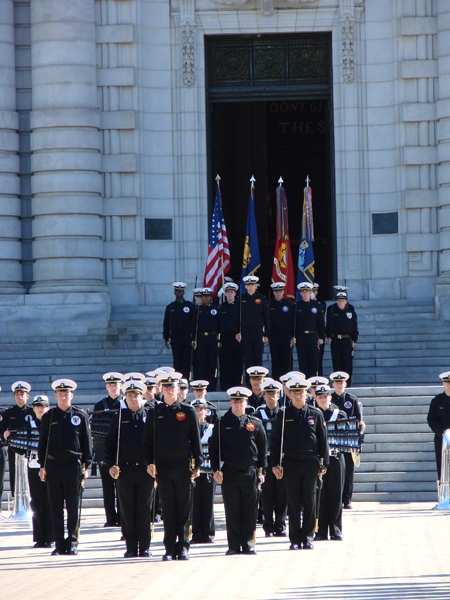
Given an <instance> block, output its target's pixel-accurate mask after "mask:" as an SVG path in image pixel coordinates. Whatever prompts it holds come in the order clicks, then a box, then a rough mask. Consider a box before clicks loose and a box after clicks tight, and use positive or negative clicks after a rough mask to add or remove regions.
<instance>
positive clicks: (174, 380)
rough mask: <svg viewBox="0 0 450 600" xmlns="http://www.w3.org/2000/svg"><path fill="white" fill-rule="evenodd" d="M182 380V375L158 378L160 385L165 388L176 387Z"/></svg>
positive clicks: (169, 374) (168, 374)
mask: <svg viewBox="0 0 450 600" xmlns="http://www.w3.org/2000/svg"><path fill="white" fill-rule="evenodd" d="M182 378H183V374H182V373H165V374H164V375H160V376H159V377H158V383H160V384H161V385H162V386H163V387H176V386H177V385H178V384H179V382H180V379H182Z"/></svg>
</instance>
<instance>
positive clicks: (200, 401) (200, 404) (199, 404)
mask: <svg viewBox="0 0 450 600" xmlns="http://www.w3.org/2000/svg"><path fill="white" fill-rule="evenodd" d="M191 406H193V407H194V408H208V403H207V401H206V400H205V399H204V398H196V399H195V400H192V402H191Z"/></svg>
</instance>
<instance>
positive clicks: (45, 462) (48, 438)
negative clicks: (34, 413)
mask: <svg viewBox="0 0 450 600" xmlns="http://www.w3.org/2000/svg"><path fill="white" fill-rule="evenodd" d="M52 420H53V408H52V411H51V414H50V425H49V426H48V436H47V446H46V448H45V458H44V466H43V468H42V471H43V474H44V479H42V481H45V479H46V470H45V468H46V466H47V457H48V445H49V443H50V431H51V429H52Z"/></svg>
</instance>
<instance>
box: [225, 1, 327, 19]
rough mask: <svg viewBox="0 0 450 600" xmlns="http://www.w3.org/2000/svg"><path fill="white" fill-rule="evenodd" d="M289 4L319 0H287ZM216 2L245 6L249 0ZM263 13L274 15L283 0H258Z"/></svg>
mask: <svg viewBox="0 0 450 600" xmlns="http://www.w3.org/2000/svg"><path fill="white" fill-rule="evenodd" d="M286 1H287V2H288V3H289V4H294V5H295V4H308V3H309V2H316V1H317V0H286ZM213 2H215V3H216V4H228V5H234V6H243V5H244V4H246V3H247V2H248V0H213ZM257 2H258V5H259V10H260V12H261V14H263V15H265V16H269V15H272V14H273V13H274V11H275V6H276V4H277V3H278V4H281V3H282V1H281V0H257Z"/></svg>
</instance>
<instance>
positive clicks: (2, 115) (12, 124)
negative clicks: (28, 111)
mask: <svg viewBox="0 0 450 600" xmlns="http://www.w3.org/2000/svg"><path fill="white" fill-rule="evenodd" d="M0 129H13V130H14V131H18V129H19V113H18V112H15V111H11V110H0Z"/></svg>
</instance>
